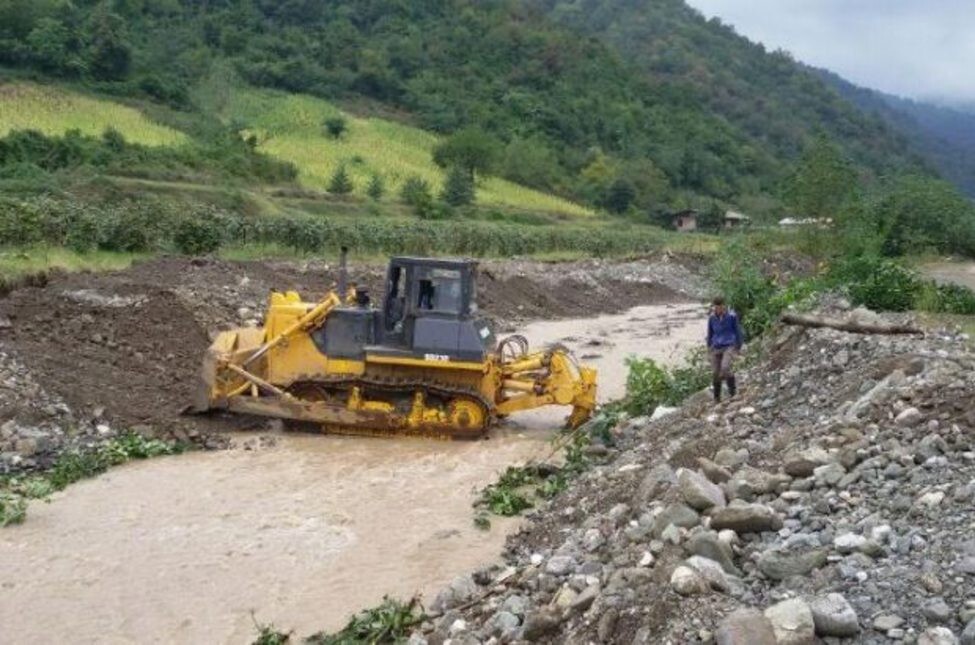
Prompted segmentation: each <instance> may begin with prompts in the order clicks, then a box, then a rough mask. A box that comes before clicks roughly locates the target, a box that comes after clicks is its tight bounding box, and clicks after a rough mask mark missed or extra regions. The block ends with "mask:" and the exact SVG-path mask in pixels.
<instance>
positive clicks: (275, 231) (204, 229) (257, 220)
mask: <svg viewBox="0 0 975 645" xmlns="http://www.w3.org/2000/svg"><path fill="white" fill-rule="evenodd" d="M448 215H449V213H448ZM190 220H192V221H193V222H194V223H193V224H186V223H185V222H187V221H190ZM217 235H219V237H220V245H221V246H237V245H248V244H258V245H261V244H278V245H281V246H283V247H288V248H291V249H292V250H293V251H294V252H296V253H319V252H328V251H331V250H334V249H336V248H339V247H340V246H342V245H345V246H348V247H349V248H350V249H352V250H354V251H355V252H357V253H361V254H370V253H372V254H384V255H388V254H394V253H414V254H427V255H435V254H451V253H453V254H462V255H470V256H479V257H483V256H505V257H510V256H512V255H530V254H535V253H558V252H570V251H571V252H580V253H583V254H586V255H591V256H607V255H625V254H639V253H647V252H650V251H652V250H654V249H658V248H660V247H661V246H662V245H663V244H664V242H665V241H666V239H667V237H668V236H667V235H666V234H664V233H663V232H662V231H660V230H658V229H654V228H650V227H644V226H626V225H621V226H616V227H614V228H612V229H611V228H609V227H596V226H586V225H565V226H561V227H557V228H556V227H551V226H524V225H519V224H511V223H503V222H497V223H495V222H489V221H471V220H461V219H450V220H447V221H438V222H423V221H416V220H412V219H393V218H321V217H316V216H314V215H305V214H300V213H295V214H287V215H279V216H276V217H246V216H242V215H238V214H236V213H231V212H228V211H225V210H223V209H220V208H217V207H215V206H211V205H208V204H184V203H180V202H178V201H173V200H168V199H161V198H155V199H141V200H138V201H136V200H123V201H120V202H118V203H114V204H109V205H104V206H93V205H88V204H83V203H74V202H70V201H66V200H60V199H55V198H29V199H23V200H19V199H13V200H12V199H0V248H3V247H5V246H7V247H26V248H31V247H34V246H36V245H54V246H64V247H67V248H70V249H73V250H75V251H78V252H83V251H88V250H92V249H97V250H100V251H113V252H124V253H142V252H149V251H174V250H176V251H178V250H179V247H180V246H182V247H184V250H199V249H204V250H207V249H208V250H215V249H214V245H213V242H214V239H213V237H214V236H217Z"/></svg>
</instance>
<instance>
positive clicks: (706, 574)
mask: <svg viewBox="0 0 975 645" xmlns="http://www.w3.org/2000/svg"><path fill="white" fill-rule="evenodd" d="M684 564H685V565H687V566H689V567H691V568H693V569H695V570H696V571H697V572H698V573H700V574H701V576H702V577H703V578H704V579H705V580H707V583H708V585H709V586H710V587H711V588H712V589H714V590H715V591H728V589H729V588H730V587H731V585H730V583H729V582H728V576H727V575H725V572H724V569H723V568H722V567H721V565H720V564H718V563H717V562H715V561H714V560H711V559H710V558H704V557H701V556H699V555H692V556H691V557H689V558H687V560H685V561H684Z"/></svg>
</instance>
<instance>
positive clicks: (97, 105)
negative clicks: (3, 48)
mask: <svg viewBox="0 0 975 645" xmlns="http://www.w3.org/2000/svg"><path fill="white" fill-rule="evenodd" d="M108 128H114V129H115V130H117V131H118V132H120V133H122V135H123V136H124V137H125V138H126V140H128V141H131V142H133V143H140V144H142V145H146V146H177V145H181V144H183V143H186V142H187V138H186V136H185V135H184V134H183V133H181V132H179V131H177V130H174V129H172V128H168V127H166V126H164V125H160V124H157V123H154V122H152V121H150V120H149V119H148V118H147V117H146V116H145V115H144V114H143V113H142V112H140V111H139V110H137V109H135V108H132V107H128V106H126V105H122V104H120V103H116V102H114V101H108V100H104V99H97V98H93V97H90V96H86V95H84V94H80V93H77V92H72V91H70V90H66V89H63V88H59V87H53V86H47V85H36V84H34V83H26V82H21V81H17V82H14V83H3V84H0V137H3V136H5V135H6V134H7V133H9V132H10V131H12V130H37V131H38V132H42V133H44V134H46V135H55V136H56V135H62V134H64V133H65V132H67V131H68V130H78V131H80V132H81V133H82V134H87V135H91V136H101V134H102V133H103V132H104V131H105V130H106V129H108Z"/></svg>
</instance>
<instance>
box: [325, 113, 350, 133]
mask: <svg viewBox="0 0 975 645" xmlns="http://www.w3.org/2000/svg"><path fill="white" fill-rule="evenodd" d="M324 125H325V131H326V132H328V136H330V137H331V138H333V139H341V138H342V135H343V134H345V133H346V132H347V131H348V129H349V122H348V121H346V120H345V117H342V116H332V117H329V118H327V119H325V123H324Z"/></svg>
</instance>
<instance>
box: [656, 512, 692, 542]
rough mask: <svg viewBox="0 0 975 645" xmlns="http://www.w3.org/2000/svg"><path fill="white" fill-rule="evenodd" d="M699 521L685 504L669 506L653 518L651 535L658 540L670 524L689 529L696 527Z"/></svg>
mask: <svg viewBox="0 0 975 645" xmlns="http://www.w3.org/2000/svg"><path fill="white" fill-rule="evenodd" d="M700 521H701V516H700V515H698V514H697V511H695V510H694V509H693V508H691V507H690V506H687V505H686V504H671V505H670V506H667V507H665V508H664V509H663V510H662V511H660V512H659V513H657V515H655V516H654V518H653V526H652V528H651V533H652V534H653V536H654V537H656V538H659V537H660V536H662V535H663V533H664V531H665V530H666V528H667V527H668V526H670V525H671V524H673V525H674V526H678V527H680V528H685V529H689V528H692V527H695V526H697V524H698V522H700Z"/></svg>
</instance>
